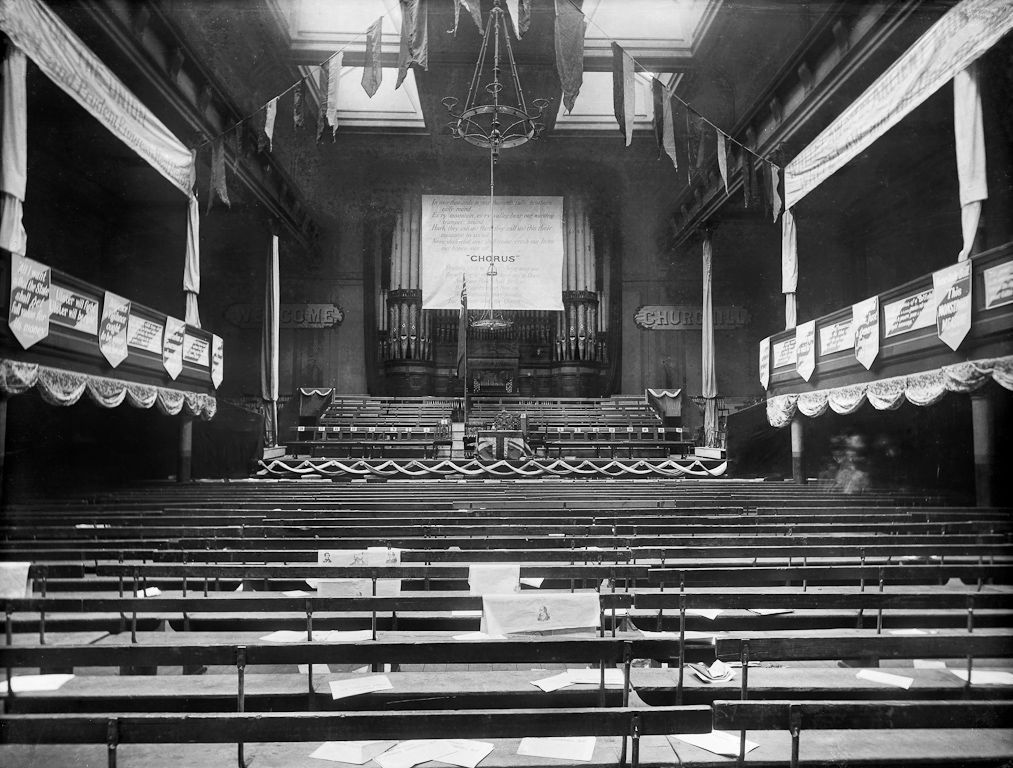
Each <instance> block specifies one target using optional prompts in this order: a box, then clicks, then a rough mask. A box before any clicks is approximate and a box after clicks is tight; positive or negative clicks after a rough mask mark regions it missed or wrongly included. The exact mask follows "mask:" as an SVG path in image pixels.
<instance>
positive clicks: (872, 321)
mask: <svg viewBox="0 0 1013 768" xmlns="http://www.w3.org/2000/svg"><path fill="white" fill-rule="evenodd" d="M851 327H852V328H854V329H855V359H856V360H858V362H860V363H861V364H862V365H864V366H865V369H866V370H869V369H871V368H872V364H873V363H874V362H876V358H877V357H879V296H873V297H872V298H869V299H866V300H865V301H860V302H858V303H857V304H852V305H851Z"/></svg>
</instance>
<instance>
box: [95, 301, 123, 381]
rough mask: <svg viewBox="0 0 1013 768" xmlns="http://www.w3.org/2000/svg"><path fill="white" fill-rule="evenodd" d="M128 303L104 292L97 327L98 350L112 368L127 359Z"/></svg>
mask: <svg viewBox="0 0 1013 768" xmlns="http://www.w3.org/2000/svg"><path fill="white" fill-rule="evenodd" d="M129 320H130V302H129V301H127V300H126V299H124V298H123V297H121V296H117V295H116V294H115V293H110V292H109V291H106V292H105V298H104V299H103V300H102V321H101V322H100V323H99V327H98V348H99V349H100V350H101V351H102V355H103V356H104V357H105V359H106V360H108V361H109V365H111V366H112V367H113V368H115V367H116V366H118V365H119V364H120V363H122V362H123V361H124V360H126V358H127V323H128V322H129Z"/></svg>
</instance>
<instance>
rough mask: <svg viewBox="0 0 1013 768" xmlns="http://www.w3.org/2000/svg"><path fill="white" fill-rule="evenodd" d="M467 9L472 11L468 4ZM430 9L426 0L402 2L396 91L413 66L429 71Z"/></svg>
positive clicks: (404, 0)
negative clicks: (428, 21)
mask: <svg viewBox="0 0 1013 768" xmlns="http://www.w3.org/2000/svg"><path fill="white" fill-rule="evenodd" d="M466 7H468V9H469V10H471V6H470V5H468V4H467V3H466ZM428 8H429V6H427V5H426V3H425V2H424V0H401V49H400V50H399V51H398V56H397V83H396V84H395V85H394V88H395V89H397V88H400V87H401V83H403V82H404V79H405V77H407V76H408V67H410V66H411V65H412V64H417V65H418V66H420V67H422V69H429V29H428V26H427V19H428Z"/></svg>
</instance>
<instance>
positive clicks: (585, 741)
mask: <svg viewBox="0 0 1013 768" xmlns="http://www.w3.org/2000/svg"><path fill="white" fill-rule="evenodd" d="M594 745H595V737H594V736H548V737H533V736H528V737H526V738H523V739H521V744H520V746H519V747H518V748H517V754H518V755H527V756H528V757H554V758H556V759H557V760H569V761H570V762H581V763H586V762H589V761H590V760H591V757H592V756H593V755H594Z"/></svg>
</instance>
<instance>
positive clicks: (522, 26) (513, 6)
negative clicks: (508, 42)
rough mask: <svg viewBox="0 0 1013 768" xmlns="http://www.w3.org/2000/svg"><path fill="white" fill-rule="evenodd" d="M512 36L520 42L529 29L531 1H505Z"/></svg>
mask: <svg viewBox="0 0 1013 768" xmlns="http://www.w3.org/2000/svg"><path fill="white" fill-rule="evenodd" d="M506 6H507V11H509V13H510V21H512V22H513V26H514V35H515V36H516V37H517V39H518V40H520V39H521V38H522V37H524V34H525V33H526V32H527V31H528V30H529V29H530V28H531V0H506Z"/></svg>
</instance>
